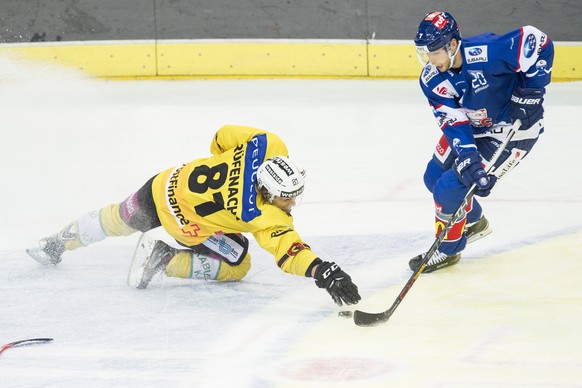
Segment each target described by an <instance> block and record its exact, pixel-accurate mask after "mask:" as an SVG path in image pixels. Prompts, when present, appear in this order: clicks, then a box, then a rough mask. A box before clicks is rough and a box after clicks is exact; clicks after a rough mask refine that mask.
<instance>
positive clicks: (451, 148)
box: [409, 12, 554, 272]
mask: <svg viewBox="0 0 582 388" xmlns="http://www.w3.org/2000/svg"><path fill="white" fill-rule="evenodd" d="M414 43H415V45H416V50H417V54H418V57H419V60H420V61H421V63H422V64H423V66H424V68H423V70H422V73H421V75H420V87H421V89H422V92H423V93H424V95H425V96H426V97H427V99H428V102H429V105H430V107H431V109H432V112H433V114H434V116H435V118H436V121H437V124H438V126H439V128H440V129H441V130H442V133H443V136H442V137H441V139H440V141H439V142H438V144H437V146H436V150H435V152H434V154H433V157H432V159H431V160H430V162H429V163H428V165H427V167H426V171H425V173H424V183H425V185H426V187H427V188H428V189H429V191H430V192H431V193H432V194H433V199H434V202H435V209H436V210H435V213H436V218H435V220H436V230H437V235H438V233H439V232H440V231H441V230H442V229H443V227H444V225H446V224H447V223H448V222H449V220H450V219H451V217H452V215H453V213H454V212H455V210H456V209H457V208H458V206H459V205H460V204H461V202H462V200H463V198H464V196H465V194H466V193H467V191H468V189H469V187H471V185H472V184H473V183H475V184H476V185H477V192H476V195H477V196H482V197H485V196H487V195H489V193H490V191H491V189H492V188H493V186H494V185H495V184H497V183H498V182H499V180H500V179H501V178H502V177H504V176H505V175H506V174H507V173H508V172H509V171H510V170H511V169H513V168H514V167H515V166H516V165H517V164H518V163H519V162H520V161H521V160H522V159H523V158H524V157H525V156H526V155H528V154H529V152H530V151H531V149H532V147H533V146H534V144H535V143H536V142H537V140H538V136H539V135H540V134H541V133H542V132H543V131H544V125H543V114H544V108H543V102H544V95H545V87H546V86H547V85H548V84H549V83H550V79H551V71H552V63H553V58H554V46H553V43H552V42H551V41H550V39H549V38H548V36H547V35H546V34H544V33H543V32H542V31H540V30H538V29H537V28H535V27H532V26H525V27H521V28H518V29H516V30H514V31H511V32H509V33H507V34H505V35H502V36H499V35H496V34H493V33H490V32H489V33H484V34H480V35H476V36H472V37H468V38H462V37H461V33H460V30H459V27H458V25H457V22H456V21H455V19H454V18H453V17H452V16H451V14H449V13H447V12H431V13H429V14H428V15H426V16H425V17H424V19H423V20H422V21H421V23H420V25H419V27H418V31H417V33H416V36H415V38H414ZM517 119H519V120H521V122H522V125H521V127H520V128H519V131H518V132H517V134H516V135H515V137H514V138H513V139H512V141H511V142H510V143H509V145H508V147H507V148H506V150H505V151H504V152H503V154H502V155H501V157H500V158H499V160H498V161H497V163H496V169H495V171H494V174H492V175H487V173H486V172H485V169H484V163H487V161H488V160H490V159H491V157H492V155H493V153H494V152H495V150H496V149H497V147H498V146H499V144H500V143H501V142H502V141H503V139H504V138H505V137H506V135H507V132H508V129H509V128H510V127H511V125H512V123H513V122H514V121H516V120H517ZM489 233H491V228H490V226H489V222H488V221H487V219H486V218H485V217H484V216H483V210H482V208H481V205H480V204H479V202H478V201H477V199H476V198H473V199H472V200H471V201H470V202H469V203H468V205H467V207H466V209H465V215H464V217H462V219H460V220H459V221H457V222H456V223H455V225H453V226H452V228H451V230H450V231H449V233H448V235H447V236H446V237H445V239H444V240H443V242H442V244H441V245H440V247H439V250H438V251H437V252H436V253H435V254H434V255H433V257H432V258H431V259H430V260H429V262H428V264H427V267H426V268H425V270H424V272H432V271H435V270H437V269H440V268H443V267H446V266H450V265H453V264H456V263H457V262H458V261H459V260H460V258H461V251H462V250H463V249H464V248H465V246H466V244H467V243H468V242H472V241H475V240H477V239H479V238H481V237H484V236H486V235H488V234H489ZM423 258H424V254H421V255H418V256H416V257H415V258H413V259H412V260H410V262H409V265H410V268H411V269H412V270H416V269H417V268H418V267H419V266H420V263H421V261H422V259H423Z"/></svg>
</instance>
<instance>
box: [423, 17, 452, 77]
mask: <svg viewBox="0 0 582 388" xmlns="http://www.w3.org/2000/svg"><path fill="white" fill-rule="evenodd" d="M453 38H455V39H456V40H457V41H458V42H459V45H458V46H457V49H456V50H455V52H451V50H450V43H451V40H452V39H453ZM460 43H461V31H459V25H458V24H457V22H456V21H455V19H454V18H453V16H452V15H451V14H450V13H448V12H440V11H439V12H431V13H429V14H428V15H426V16H425V17H424V19H422V21H421V22H420V25H419V26H418V31H417V32H416V35H415V36H414V44H415V45H416V54H417V55H418V60H419V61H420V63H421V64H422V65H423V66H425V65H426V64H427V63H428V58H429V53H432V52H434V51H437V50H439V49H441V48H444V49H445V51H446V52H447V54H448V56H449V58H450V60H451V62H450V65H449V68H450V67H451V66H452V65H453V60H454V57H455V55H457V53H458V52H459V48H460V47H461V44H460Z"/></svg>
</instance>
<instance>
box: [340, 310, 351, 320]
mask: <svg viewBox="0 0 582 388" xmlns="http://www.w3.org/2000/svg"><path fill="white" fill-rule="evenodd" d="M352 315H353V313H352V312H351V311H347V310H345V311H340V312H339V313H337V316H338V317H342V318H351V317H352Z"/></svg>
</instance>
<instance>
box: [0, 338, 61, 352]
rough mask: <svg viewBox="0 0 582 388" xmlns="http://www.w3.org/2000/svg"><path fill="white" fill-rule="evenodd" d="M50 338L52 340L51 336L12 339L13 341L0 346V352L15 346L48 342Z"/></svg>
mask: <svg viewBox="0 0 582 388" xmlns="http://www.w3.org/2000/svg"><path fill="white" fill-rule="evenodd" d="M52 340H53V339H52V338H30V339H25V340H20V341H14V342H10V343H8V344H6V345H2V346H0V353H2V352H3V351H5V350H6V349H10V348H17V347H20V346H30V345H35V344H42V343H45V342H50V341H52Z"/></svg>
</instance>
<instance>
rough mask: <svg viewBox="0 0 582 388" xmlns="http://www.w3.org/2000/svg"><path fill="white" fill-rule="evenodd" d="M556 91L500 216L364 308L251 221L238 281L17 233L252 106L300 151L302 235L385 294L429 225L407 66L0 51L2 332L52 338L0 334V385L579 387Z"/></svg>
mask: <svg viewBox="0 0 582 388" xmlns="http://www.w3.org/2000/svg"><path fill="white" fill-rule="evenodd" d="M546 100H547V103H546V133H545V134H544V135H542V139H541V141H540V142H539V143H538V145H537V146H536V147H535V149H534V152H533V153H532V154H531V155H530V156H529V157H528V158H526V160H525V161H524V162H523V163H522V164H521V165H520V166H519V168H518V169H516V170H515V171H513V172H512V173H511V174H510V175H509V177H508V178H507V180H506V181H504V182H503V183H502V184H500V185H499V186H498V187H497V188H496V190H495V191H494V193H493V194H492V195H491V197H489V198H485V199H483V200H482V204H483V206H484V208H485V212H486V214H487V216H488V218H489V219H490V221H491V223H492V225H493V228H494V233H493V234H492V235H491V236H489V237H488V238H486V239H484V240H481V241H479V242H477V243H475V244H474V245H472V246H470V247H468V248H467V250H466V251H465V252H464V259H463V260H462V261H461V263H459V265H457V266H455V267H452V268H449V269H445V270H442V271H439V272H437V273H435V274H428V275H424V276H422V277H421V278H420V279H419V280H418V281H417V282H416V283H415V284H414V287H413V288H412V289H411V290H410V292H409V293H408V295H407V296H406V298H405V299H404V301H403V302H402V304H401V305H400V306H399V307H398V309H397V310H396V312H395V313H394V315H393V317H392V318H391V320H390V321H389V322H387V323H386V324H385V325H382V326H379V327H375V328H359V327H357V326H355V325H354V324H353V323H352V322H351V321H350V320H347V319H340V318H338V317H337V312H338V311H339V309H338V308H337V307H336V306H335V305H334V304H333V303H332V302H331V299H330V297H329V296H328V295H327V294H326V293H325V291H323V290H320V289H318V288H316V287H315V286H314V285H313V280H311V279H305V278H301V277H296V276H291V275H287V274H285V273H282V272H281V271H280V270H279V269H278V268H277V266H276V265H275V263H274V260H273V259H272V257H270V256H269V255H268V254H267V253H266V252H265V251H263V250H261V249H260V248H259V247H258V246H257V244H256V243H254V241H253V242H252V247H251V249H252V254H253V267H252V269H251V271H250V273H249V275H248V276H247V277H246V278H245V279H244V281H242V282H240V283H228V284H219V283H213V282H206V283H205V282H200V281H189V280H179V279H167V278H161V277H159V278H155V279H154V281H153V283H152V284H151V285H150V287H149V288H148V289H146V290H136V289H132V288H129V287H128V286H126V284H125V281H126V275H127V269H128V267H129V261H130V257H131V254H132V251H133V249H134V244H135V242H136V241H137V238H138V236H137V235H135V236H130V237H125V238H117V239H109V240H106V241H104V242H102V243H100V244H96V245H93V246H90V247H88V248H85V249H82V250H78V251H74V252H69V253H67V254H66V255H65V257H64V261H63V262H62V263H61V264H59V265H58V266H56V267H54V268H43V267H41V266H40V265H39V264H37V263H36V262H34V261H33V260H32V259H30V258H29V257H28V256H27V255H26V254H25V252H24V249H25V248H27V247H29V246H32V245H35V244H36V243H37V241H38V239H39V238H41V237H44V236H45V235H48V234H51V233H54V232H56V231H57V230H59V229H60V228H61V227H62V226H63V225H65V224H66V223H67V222H69V221H70V220H72V219H74V218H76V217H77V216H79V215H81V214H83V213H85V212H87V211H89V210H94V209H97V208H99V207H101V206H103V205H106V204H109V203H113V202H118V201H120V200H122V199H124V198H125V197H126V196H127V195H129V194H130V193H132V192H133V191H135V190H136V189H138V188H139V187H140V186H141V185H142V184H143V183H144V182H145V181H146V180H147V179H148V178H150V177H151V176H152V175H154V174H155V173H157V172H159V171H161V170H162V169H165V168H168V167H171V166H173V165H175V164H177V163H179V162H181V161H185V160H190V159H194V158H197V157H200V156H204V155H208V154H209V144H210V139H211V136H212V135H213V133H214V132H215V131H216V130H217V129H218V128H219V127H220V126H221V125H223V124H226V123H233V124H245V125H251V126H256V127H259V128H264V129H267V130H271V131H274V132H276V133H277V134H279V135H280V136H281V137H282V138H283V139H284V140H285V141H286V142H287V144H288V146H289V149H290V152H291V157H292V158H293V159H294V160H295V161H297V162H300V163H301V164H302V165H304V166H305V167H306V168H307V170H308V187H307V191H306V194H305V198H304V201H303V204H302V205H301V206H300V207H299V208H297V209H296V210H295V211H294V216H295V222H296V228H297V230H298V231H299V232H300V233H301V235H302V237H303V238H304V239H305V240H306V241H307V242H308V243H310V245H311V246H312V248H313V250H314V251H315V252H317V253H318V254H319V255H320V256H321V257H322V258H324V259H327V260H334V261H336V262H338V263H339V264H340V265H341V266H342V267H343V268H344V269H345V270H346V271H347V272H348V273H349V274H350V275H351V276H352V278H353V279H354V281H355V282H356V283H357V284H358V286H359V287H360V291H361V294H362V296H363V300H362V302H361V303H360V304H359V305H358V308H359V309H362V310H365V311H372V312H377V311H382V310H385V309H387V308H388V307H389V306H390V305H391V304H392V302H393V301H394V299H395V298H396V296H397V295H398V293H399V292H400V290H401V289H402V287H403V286H404V284H405V283H406V281H407V280H408V277H409V276H410V274H411V272H410V271H409V270H408V266H407V262H408V260H409V258H410V257H411V256H413V255H415V254H418V253H420V252H421V251H423V250H425V249H427V248H428V247H429V246H430V244H431V243H432V241H433V238H434V237H433V205H432V201H431V197H430V195H429V193H428V192H427V191H426V189H425V188H424V186H423V184H422V174H423V171H424V167H425V165H426V162H427V161H428V160H429V157H430V155H431V152H432V149H433V145H434V143H435V142H436V140H437V139H438V137H439V131H438V129H437V128H436V126H435V123H434V120H433V118H432V116H431V114H430V112H429V109H428V106H427V104H426V103H425V101H424V99H423V97H422V96H421V93H420V90H419V88H418V85H417V83H416V82H414V81H385V80H343V81H337V80H293V79H290V80H228V81H225V80H194V81H103V80H88V79H85V78H83V77H81V76H79V75H77V74H73V73H70V72H68V71H62V70H58V69H54V68H49V67H46V66H40V65H31V64H26V63H14V62H12V61H9V60H7V59H0V128H1V137H0V182H1V185H2V187H1V190H0V206H1V211H0V342H1V343H2V344H3V343H7V342H11V341H15V340H19V339H24V338H34V337H52V338H54V342H52V343H50V344H46V345H37V346H31V347H23V348H14V349H10V350H7V351H6V352H5V353H3V354H2V355H0V386H1V387H113V386H116V387H117V386H119V387H138V386H139V387H228V386H237V387H342V386H345V387H350V388H351V387H385V386H402V387H408V386H411V387H416V386H419V387H461V386H462V387H465V386H466V387H475V386H479V387H503V386H511V387H531V386H540V387H541V386H544V387H545V386H556V387H573V386H581V385H580V384H581V381H582V378H581V377H580V372H579V370H580V368H582V335H580V328H581V327H582V264H581V262H580V260H581V259H582V254H581V253H580V251H581V249H582V181H581V178H580V176H581V171H580V166H582V156H581V155H582V151H581V150H582V128H581V125H580V120H579V118H578V117H579V113H580V111H581V109H582V84H581V83H556V84H552V85H551V86H550V87H549V88H548V94H547V98H546ZM154 235H155V236H156V237H158V238H164V239H167V236H165V234H164V233H163V232H162V231H156V233H154ZM167 241H169V240H167ZM0 345H1V344H0Z"/></svg>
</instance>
